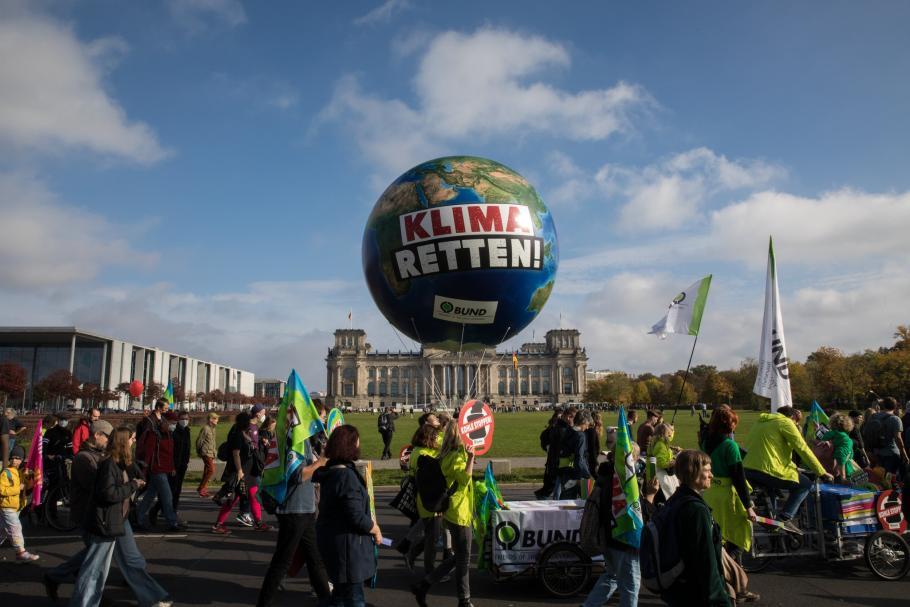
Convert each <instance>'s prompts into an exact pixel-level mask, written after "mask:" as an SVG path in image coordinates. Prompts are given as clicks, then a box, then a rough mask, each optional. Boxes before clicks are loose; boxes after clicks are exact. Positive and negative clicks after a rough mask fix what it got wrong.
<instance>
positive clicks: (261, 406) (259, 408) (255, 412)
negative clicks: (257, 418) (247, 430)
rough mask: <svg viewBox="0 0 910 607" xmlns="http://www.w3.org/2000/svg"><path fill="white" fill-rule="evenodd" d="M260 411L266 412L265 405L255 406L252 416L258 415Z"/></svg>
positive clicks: (251, 412)
mask: <svg viewBox="0 0 910 607" xmlns="http://www.w3.org/2000/svg"><path fill="white" fill-rule="evenodd" d="M260 411H265V405H253V408H252V409H251V410H250V415H256V414H257V413H259V412H260Z"/></svg>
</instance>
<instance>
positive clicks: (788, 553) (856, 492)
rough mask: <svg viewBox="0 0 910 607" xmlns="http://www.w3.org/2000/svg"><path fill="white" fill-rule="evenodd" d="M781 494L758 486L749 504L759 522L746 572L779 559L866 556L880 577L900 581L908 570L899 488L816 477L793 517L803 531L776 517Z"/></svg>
mask: <svg viewBox="0 0 910 607" xmlns="http://www.w3.org/2000/svg"><path fill="white" fill-rule="evenodd" d="M780 499H781V496H779V495H777V494H774V493H769V492H768V491H765V490H764V489H759V490H757V491H756V492H755V494H754V499H753V502H754V504H755V510H756V513H757V514H759V520H758V522H756V523H754V524H753V525H752V547H751V549H750V550H749V551H748V552H745V551H744V552H743V553H742V554H741V563H742V566H743V568H744V569H745V570H746V571H747V572H757V571H761V570H762V569H764V568H766V567H767V566H768V565H770V564H771V563H772V561H774V560H777V559H786V558H790V557H815V558H820V559H822V560H824V561H827V562H836V561H851V560H858V559H864V560H865V563H866V565H867V566H868V567H869V569H870V570H871V571H872V573H873V574H875V575H876V576H877V577H879V578H881V579H883V580H899V579H901V578H902V577H904V576H905V575H906V574H907V572H908V570H910V545H908V543H907V539H906V538H907V536H906V535H905V534H906V531H907V520H906V516H905V512H904V509H903V506H902V495H901V491H900V490H888V491H869V490H867V489H856V488H852V487H846V486H842V485H829V484H823V483H820V482H818V480H815V481H814V482H813V485H812V491H811V492H810V494H809V497H808V498H807V499H806V500H805V501H804V502H803V504H802V506H801V507H800V511H799V513H798V517H797V520H796V522H797V525H798V526H799V528H800V530H801V531H802V534H797V533H793V532H791V531H788V530H787V529H786V528H785V527H784V526H783V524H782V523H780V522H779V521H775V520H774V518H775V516H776V514H777V502H778V500H780Z"/></svg>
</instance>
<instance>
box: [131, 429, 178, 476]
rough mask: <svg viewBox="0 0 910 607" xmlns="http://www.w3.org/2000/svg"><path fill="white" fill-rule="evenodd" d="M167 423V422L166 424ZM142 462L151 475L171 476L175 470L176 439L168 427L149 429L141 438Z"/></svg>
mask: <svg viewBox="0 0 910 607" xmlns="http://www.w3.org/2000/svg"><path fill="white" fill-rule="evenodd" d="M165 423H167V422H165ZM140 441H141V447H142V449H141V450H139V449H137V451H140V452H141V453H142V461H143V462H145V469H146V470H147V471H148V473H149V474H159V473H164V474H171V473H172V472H174V471H175V470H176V469H175V468H174V437H173V436H172V435H171V433H170V432H169V431H168V429H167V426H164V428H162V427H161V426H160V425H159V426H158V427H157V428H154V427H149V428H148V429H147V430H145V432H143V434H142V436H141V437H140Z"/></svg>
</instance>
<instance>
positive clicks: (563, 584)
mask: <svg viewBox="0 0 910 607" xmlns="http://www.w3.org/2000/svg"><path fill="white" fill-rule="evenodd" d="M537 577H538V579H539V580H540V583H541V584H543V587H544V589H546V591H547V592H549V593H550V594H551V595H553V596H555V597H560V598H568V597H570V596H575V595H576V594H578V593H579V592H581V591H582V590H584V588H585V586H587V585H588V582H590V581H591V557H589V556H588V555H587V554H585V552H584V550H582V549H581V548H579V547H578V545H576V544H571V543H569V542H556V543H554V544H550V545H549V546H547V547H546V548H544V550H543V552H541V553H540V556H539V557H538V558H537Z"/></svg>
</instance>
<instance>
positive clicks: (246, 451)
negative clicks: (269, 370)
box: [212, 411, 271, 535]
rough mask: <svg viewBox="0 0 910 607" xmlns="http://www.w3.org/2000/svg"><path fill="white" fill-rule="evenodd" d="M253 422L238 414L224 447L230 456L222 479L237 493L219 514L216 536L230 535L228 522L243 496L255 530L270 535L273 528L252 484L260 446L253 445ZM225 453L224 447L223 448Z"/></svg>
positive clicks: (255, 487) (223, 504)
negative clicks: (264, 516) (265, 515)
mask: <svg viewBox="0 0 910 607" xmlns="http://www.w3.org/2000/svg"><path fill="white" fill-rule="evenodd" d="M251 421H252V418H251V417H250V414H249V413H246V412H245V411H242V412H240V413H238V414H237V417H236V418H235V421H234V425H233V426H232V427H231V430H230V431H229V432H228V436H227V441H225V444H224V450H225V451H226V452H227V453H225V455H226V456H227V465H226V466H225V467H224V472H223V473H222V475H221V481H222V482H223V483H225V487H228V488H230V489H233V495H232V496H230V499H227V500H225V501H224V502H223V503H222V504H221V510H220V511H219V512H218V518H217V520H216V521H215V524H214V525H212V533H217V534H220V535H228V534H229V533H230V530H228V528H227V527H225V525H224V522H225V521H226V520H227V517H228V515H229V514H230V513H231V510H233V509H234V506H236V505H237V504H238V502H239V501H240V498H241V496H242V495H243V496H246V499H248V500H249V504H250V510H251V513H252V515H253V520H254V527H255V529H256V531H269V530H271V527H270V526H269V525H267V524H265V523H264V522H263V521H262V508H261V507H260V505H259V500H257V499H256V493H257V491H258V487H257V486H256V484H255V483H252V482H248V481H249V480H250V479H249V478H248V477H251V476H252V474H253V473H254V472H255V467H256V466H257V463H256V461H255V459H256V458H257V457H258V455H257V454H258V452H259V449H258V446H257V445H255V444H254V443H253V442H252V438H251V437H250V434H249V431H250V425H251ZM219 450H221V447H219Z"/></svg>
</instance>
